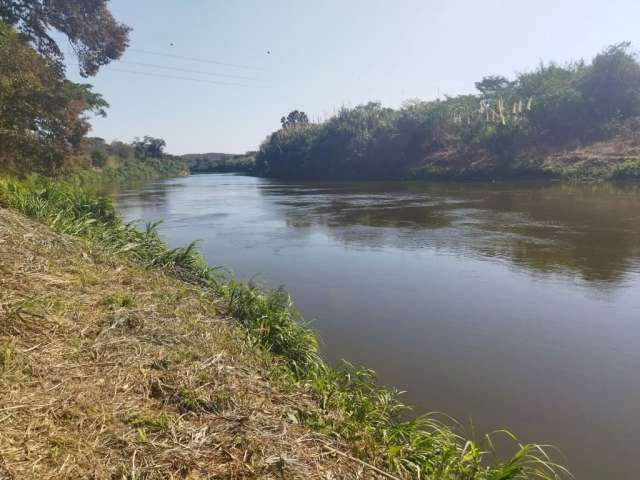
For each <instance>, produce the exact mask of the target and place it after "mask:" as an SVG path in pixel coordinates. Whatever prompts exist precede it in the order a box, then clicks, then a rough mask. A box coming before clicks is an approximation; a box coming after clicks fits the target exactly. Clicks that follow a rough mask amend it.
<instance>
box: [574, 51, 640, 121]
mask: <svg viewBox="0 0 640 480" xmlns="http://www.w3.org/2000/svg"><path fill="white" fill-rule="evenodd" d="M629 50H630V43H629V42H623V43H619V44H616V45H612V46H610V47H609V48H607V49H605V50H604V51H603V52H602V53H600V54H598V55H596V57H595V58H594V59H593V62H592V63H591V67H590V69H589V70H588V72H587V73H586V75H585V76H584V78H583V80H582V82H581V84H580V87H579V88H580V90H581V91H582V94H583V95H584V97H585V98H586V99H587V102H588V103H589V105H590V106H591V109H592V111H593V113H594V114H595V115H596V116H598V117H601V118H611V117H614V116H622V117H629V116H632V115H637V114H638V113H640V64H638V61H637V59H636V57H635V56H634V55H633V54H632V53H631V52H630V51H629Z"/></svg>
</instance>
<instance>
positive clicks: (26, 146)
mask: <svg viewBox="0 0 640 480" xmlns="http://www.w3.org/2000/svg"><path fill="white" fill-rule="evenodd" d="M107 106H108V104H107V103H106V102H105V101H104V100H103V98H102V97H101V96H100V95H99V94H96V93H93V92H92V91H91V86H90V85H84V84H77V83H73V82H69V81H67V80H65V78H64V76H63V75H62V74H61V73H60V72H59V71H58V70H57V69H55V68H53V67H52V65H51V63H50V62H49V61H48V60H46V59H45V58H43V57H41V56H40V55H38V53H37V52H36V51H35V50H33V48H31V46H29V44H28V43H27V42H26V41H25V40H24V39H23V38H22V37H20V36H19V35H18V34H17V33H16V32H15V31H14V30H13V29H12V28H11V27H9V26H8V25H6V24H4V23H2V22H0V168H1V169H3V170H5V171H11V172H28V171H54V170H56V169H57V168H58V167H60V166H61V165H62V163H63V160H64V159H65V158H66V157H67V156H69V155H71V154H73V153H75V152H76V151H77V150H78V149H79V147H80V146H81V142H82V139H83V137H84V135H85V134H86V133H87V131H88V130H89V123H88V121H87V116H86V114H87V113H89V112H93V113H96V114H99V115H104V114H105V112H104V109H105V108H106V107H107Z"/></svg>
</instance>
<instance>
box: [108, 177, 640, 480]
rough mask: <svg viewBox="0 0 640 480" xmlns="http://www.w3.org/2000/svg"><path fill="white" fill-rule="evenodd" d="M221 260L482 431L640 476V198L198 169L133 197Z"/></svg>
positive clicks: (429, 404) (347, 349) (592, 476)
mask: <svg viewBox="0 0 640 480" xmlns="http://www.w3.org/2000/svg"><path fill="white" fill-rule="evenodd" d="M114 200H115V203H116V205H117V207H118V208H119V210H120V211H121V212H122V214H123V215H124V216H125V218H126V219H128V220H140V221H142V222H148V221H153V220H159V219H162V220H163V221H164V223H162V225H161V226H160V233H161V235H162V237H163V238H164V239H165V240H166V241H167V243H168V244H169V245H170V246H179V245H182V244H185V243H188V242H190V241H191V240H194V239H200V240H202V242H201V244H200V248H201V250H202V252H203V254H204V256H205V258H206V260H207V261H208V262H209V263H210V264H212V265H224V266H227V267H229V268H230V269H231V270H232V271H233V273H234V274H235V275H236V276H238V277H240V278H242V279H254V281H257V282H259V283H262V284H263V285H266V286H269V287H278V286H280V285H284V286H285V287H286V288H287V289H288V290H289V291H290V292H291V294H292V296H293V298H294V299H295V301H296V305H297V307H298V308H299V309H300V310H301V312H302V313H303V314H304V316H305V317H306V318H307V319H309V320H312V322H313V327H314V328H315V329H316V331H317V332H318V334H319V336H320V338H321V341H322V349H323V351H324V353H325V355H326V357H327V358H328V359H329V360H331V361H335V360H337V359H340V358H345V359H347V360H349V361H351V362H352V363H355V364H361V365H366V366H368V367H371V368H373V369H374V370H376V371H377V372H378V374H379V378H380V381H381V382H382V383H385V384H388V385H394V386H396V387H398V388H400V389H402V390H406V391H407V393H406V395H405V396H404V397H405V400H406V401H408V402H410V403H413V404H414V405H416V410H417V411H418V412H427V411H441V412H446V413H447V414H449V415H451V416H453V417H455V418H457V419H458V420H460V421H461V422H462V423H463V424H464V425H465V426H466V427H467V429H468V430H469V431H471V430H473V431H475V432H476V433H475V435H476V436H480V434H481V433H483V432H486V431H488V430H492V429H494V428H497V427H507V428H509V429H510V430H512V431H514V432H516V433H517V434H518V436H519V437H520V439H521V440H522V441H537V442H542V443H550V444H553V445H555V446H557V447H558V448H559V449H560V450H561V452H562V455H563V456H562V457H560V458H562V459H563V460H562V462H563V463H565V464H566V465H567V466H568V467H569V468H570V470H571V471H572V472H573V473H574V474H575V475H576V478H578V479H579V480H596V479H597V480H601V479H603V478H618V479H621V480H623V479H631V478H636V475H637V473H636V470H637V468H636V464H635V461H636V458H635V457H636V455H637V453H638V451H639V449H638V443H637V439H638V438H640V348H639V346H640V294H639V293H640V188H639V187H635V186H617V187H615V186H611V185H591V186H589V185H587V186H571V185H566V184H560V183H540V184H524V183H522V184H519V183H515V184H514V183H484V184H474V183H460V184H453V183H440V184H437V183H436V184H430V183H417V182H416V183H414V182H356V183H311V182H310V183H304V182H283V181H277V180H268V179H259V178H253V177H247V176H241V175H229V174H224V175H223V174H210V175H193V176H190V177H185V178H177V179H171V180H166V181H161V182H156V183H151V184H147V185H144V186H142V187H132V188H124V189H121V190H120V191H119V192H117V193H115V194H114Z"/></svg>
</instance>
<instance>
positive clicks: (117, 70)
mask: <svg viewBox="0 0 640 480" xmlns="http://www.w3.org/2000/svg"><path fill="white" fill-rule="evenodd" d="M105 71H108V72H123V73H130V74H135V75H145V76H148V77H159V78H171V79H174V80H189V81H192V82H200V83H211V84H214V85H227V86H234V87H247V88H269V87H268V86H267V85H247V84H245V83H233V82H218V81H215V80H205V79H202V78H191V77H178V76H174V75H163V74H161V73H149V72H138V71H135V70H125V69H121V68H113V67H107V68H105Z"/></svg>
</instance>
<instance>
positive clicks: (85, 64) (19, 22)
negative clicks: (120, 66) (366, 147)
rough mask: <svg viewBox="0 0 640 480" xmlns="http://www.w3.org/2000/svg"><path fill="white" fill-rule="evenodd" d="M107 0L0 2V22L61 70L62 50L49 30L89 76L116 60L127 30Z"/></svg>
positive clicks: (4, 0)
mask: <svg viewBox="0 0 640 480" xmlns="http://www.w3.org/2000/svg"><path fill="white" fill-rule="evenodd" d="M107 2H108V0H55V1H50V0H0V21H4V22H6V23H7V24H9V25H11V26H13V27H15V29H16V30H17V31H18V32H20V33H21V34H22V36H23V38H26V39H27V40H29V41H30V42H31V43H32V44H33V46H34V47H35V48H36V50H37V51H38V53H39V54H40V55H42V56H43V57H44V58H46V59H47V60H48V61H49V62H51V63H52V64H53V65H54V66H55V67H56V69H57V70H59V71H60V72H62V71H63V70H64V66H63V63H62V62H63V59H64V55H63V53H62V49H61V48H60V47H59V45H58V44H57V42H56V41H55V39H54V38H53V37H52V36H51V30H57V31H58V32H60V33H62V34H64V35H65V36H66V37H67V39H68V40H69V43H70V45H71V47H72V48H73V50H74V52H75V54H76V56H77V57H78V62H79V67H80V74H81V75H82V76H85V77H86V76H92V75H95V74H96V73H98V69H99V68H100V67H101V66H102V65H106V64H107V63H109V62H110V61H112V60H115V59H118V58H120V56H121V55H122V54H123V53H124V51H125V49H126V48H127V46H128V42H129V31H130V28H129V27H127V26H126V25H123V24H121V23H118V22H117V21H116V20H115V19H114V18H113V16H112V15H111V12H110V11H109V9H108V7H107Z"/></svg>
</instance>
